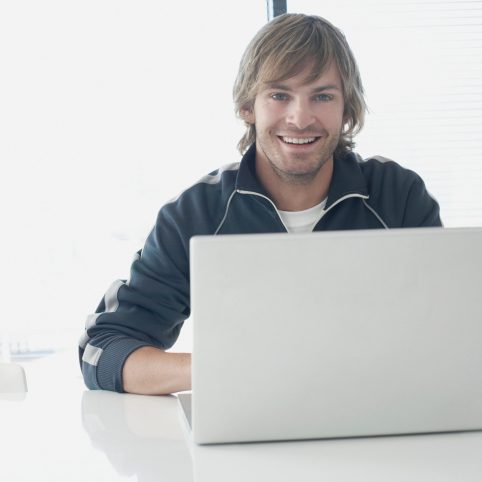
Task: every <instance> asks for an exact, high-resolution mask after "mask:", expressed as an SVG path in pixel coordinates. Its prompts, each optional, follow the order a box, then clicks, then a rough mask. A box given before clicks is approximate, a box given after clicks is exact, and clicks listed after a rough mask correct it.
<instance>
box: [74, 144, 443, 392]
mask: <svg viewBox="0 0 482 482" xmlns="http://www.w3.org/2000/svg"><path fill="white" fill-rule="evenodd" d="M254 165H255V149H254V145H253V146H252V147H251V148H250V149H249V150H248V151H247V152H246V154H245V155H244V156H243V158H242V160H241V162H240V163H235V164H231V165H228V166H225V167H223V168H221V169H218V170H217V171H215V172H213V173H211V174H209V175H208V176H206V177H204V178H202V179H201V180H200V181H199V182H197V183H196V184H195V185H194V186H192V187H190V188H189V189H187V190H186V191H184V192H183V193H182V194H181V195H180V196H179V197H177V198H176V199H174V200H172V201H171V202H169V203H167V204H166V205H165V206H163V207H162V209H161V210H160V212H159V215H158V217H157V222H156V225H155V227H154V228H153V230H152V231H151V233H150V235H149V237H148V238H147V241H146V243H145V245H144V248H143V249H142V250H141V251H139V253H137V256H136V258H135V260H134V262H133V264H132V266H131V272H130V278H129V280H128V281H123V280H118V281H116V282H114V284H113V285H112V286H111V287H110V288H109V290H108V291H107V293H106V294H105V296H104V298H103V300H102V302H101V303H100V305H99V307H98V308H97V311H96V313H95V314H93V315H90V316H89V317H88V318H87V323H86V331H85V333H84V335H83V336H82V338H81V340H80V346H79V356H80V363H81V368H82V372H83V375H84V380H85V383H86V385H87V386H88V387H89V388H91V389H105V390H115V391H119V392H122V391H123V386H122V368H123V365H124V362H125V360H126V358H127V357H128V356H129V355H130V354H131V353H132V352H133V351H134V350H136V349H138V348H139V347H141V346H156V347H159V348H162V349H168V348H170V347H171V346H172V345H173V344H174V342H175V341H176V339H177V337H178V335H179V331H180V329H181V327H182V325H183V323H184V321H185V320H186V318H188V317H189V314H190V300H189V297H190V295H189V293H190V290H189V240H190V238H191V237H192V236H195V235H198V234H242V233H274V232H284V231H286V228H285V226H284V225H283V222H282V221H281V218H280V217H279V215H278V212H277V210H276V207H275V205H274V203H273V202H272V201H271V200H270V198H269V196H268V194H267V193H266V191H265V190H264V189H263V187H262V186H261V185H260V183H259V182H258V180H257V178H256V176H255V174H254V173H255V168H254ZM418 226H441V221H440V217H439V206H438V204H437V202H436V201H435V200H434V199H433V198H432V197H431V196H430V195H429V193H428V192H427V190H426V188H425V185H424V183H423V181H422V179H421V178H420V177H419V176H418V175H417V174H415V173H414V172H412V171H410V170H407V169H404V168H402V167H401V166H400V165H398V164H396V163H395V162H393V161H389V160H387V159H384V158H381V157H374V158H371V159H368V160H365V161H363V160H362V159H361V158H359V156H357V155H356V154H355V153H349V154H347V155H345V156H344V157H343V158H340V159H335V162H334V170H333V177H332V181H331V185H330V188H329V192H328V199H327V203H326V207H325V214H324V215H323V217H322V218H321V219H320V221H319V222H318V224H317V225H316V226H315V228H314V230H315V231H325V230H340V229H380V228H381V229H388V228H399V227H418Z"/></svg>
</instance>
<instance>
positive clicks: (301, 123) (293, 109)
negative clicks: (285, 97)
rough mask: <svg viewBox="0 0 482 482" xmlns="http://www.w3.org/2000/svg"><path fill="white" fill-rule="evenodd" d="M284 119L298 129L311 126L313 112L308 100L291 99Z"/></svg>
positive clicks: (313, 119) (313, 120)
mask: <svg viewBox="0 0 482 482" xmlns="http://www.w3.org/2000/svg"><path fill="white" fill-rule="evenodd" d="M286 121H287V123H288V124H290V125H292V126H294V127H296V128H297V129H299V130H303V129H306V128H307V127H309V126H311V125H312V124H313V123H314V122H315V114H314V112H313V110H312V106H311V103H310V102H309V100H306V99H301V98H298V99H293V100H292V101H291V102H290V105H289V107H288V112H287V116H286Z"/></svg>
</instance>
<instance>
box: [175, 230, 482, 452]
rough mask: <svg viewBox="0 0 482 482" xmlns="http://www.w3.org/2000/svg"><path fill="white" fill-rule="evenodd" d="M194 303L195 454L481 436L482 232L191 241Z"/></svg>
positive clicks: (185, 400)
mask: <svg viewBox="0 0 482 482" xmlns="http://www.w3.org/2000/svg"><path fill="white" fill-rule="evenodd" d="M191 290H192V291H191V304H192V319H193V358H192V364H193V366H192V369H193V373H192V384H193V389H192V400H191V395H190V394H181V395H180V401H181V404H182V405H183V406H184V407H185V408H186V410H187V411H191V410H192V435H193V440H194V441H195V442H196V443H200V444H208V443H225V442H253V441H269V440H295V439H312V438H332V437H353V436H371V435H384V434H407V433H426V432H441V431H465V430H477V429H482V294H481V293H482V228H457V229H456V228H452V229H443V228H420V229H394V230H390V231H382V230H368V231H338V232H325V233H311V234H307V235H295V234H262V235H230V236H216V237H214V236H200V237H195V238H193V239H192V240H191ZM191 402H192V406H191Z"/></svg>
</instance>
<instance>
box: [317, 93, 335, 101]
mask: <svg viewBox="0 0 482 482" xmlns="http://www.w3.org/2000/svg"><path fill="white" fill-rule="evenodd" d="M333 98H334V96H333V95H332V94H316V95H315V97H314V100H316V101H317V102H329V101H330V100H333Z"/></svg>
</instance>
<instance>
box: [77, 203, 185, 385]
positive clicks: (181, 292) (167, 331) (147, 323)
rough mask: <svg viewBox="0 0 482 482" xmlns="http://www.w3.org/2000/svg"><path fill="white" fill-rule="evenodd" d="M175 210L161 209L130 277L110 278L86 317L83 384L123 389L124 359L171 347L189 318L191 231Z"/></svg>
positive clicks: (82, 346)
mask: <svg viewBox="0 0 482 482" xmlns="http://www.w3.org/2000/svg"><path fill="white" fill-rule="evenodd" d="M177 214H178V213H176V208H175V207H174V205H173V204H171V205H167V207H166V206H165V207H164V208H163V209H161V211H160V213H159V215H158V218H157V222H156V225H155V227H154V229H153V230H152V231H151V233H150V235H149V237H148V238H147V241H146V243H145V245H144V248H143V249H142V251H139V252H138V253H137V255H136V256H135V258H134V261H133V263H132V266H131V270H130V278H129V280H118V281H116V282H114V283H113V284H112V286H111V287H110V288H109V290H108V291H107V292H106V294H105V296H104V298H103V300H102V301H101V303H100V305H99V307H98V308H97V310H96V312H95V313H94V314H92V315H90V316H89V317H88V318H87V322H86V329H85V332H84V334H83V336H82V338H81V340H80V343H79V358H80V364H81V369H82V374H83V377H84V380H85V383H86V385H87V387H88V388H90V389H103V390H113V391H117V392H123V384H122V369H123V366H124V363H125V360H126V359H127V357H128V356H129V355H130V354H131V353H132V352H133V351H134V350H137V349H138V348H140V347H142V346H155V347H158V348H161V349H168V348H170V347H171V346H172V345H173V344H174V342H175V341H176V339H177V337H178V335H179V331H180V329H181V327H182V325H183V323H184V321H185V319H186V318H187V317H188V316H189V313H190V303H189V251H188V250H189V237H190V235H189V234H188V233H186V232H185V230H183V227H182V225H181V223H179V222H178V221H177V219H178V218H179V216H177ZM176 216H177V217H176Z"/></svg>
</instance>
